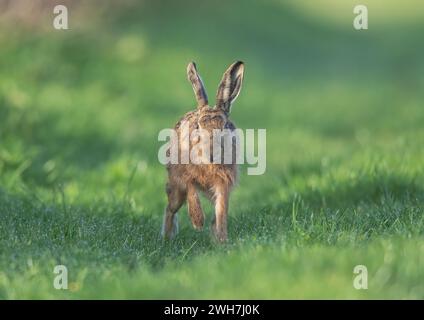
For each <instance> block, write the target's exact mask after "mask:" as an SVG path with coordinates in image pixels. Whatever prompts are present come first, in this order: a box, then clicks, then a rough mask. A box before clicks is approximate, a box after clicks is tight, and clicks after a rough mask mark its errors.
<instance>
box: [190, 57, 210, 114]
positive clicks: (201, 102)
mask: <svg viewBox="0 0 424 320" xmlns="http://www.w3.org/2000/svg"><path fill="white" fill-rule="evenodd" d="M187 78H188V80H189V81H190V82H191V85H192V86H193V90H194V94H195V95H196V100H197V106H198V107H203V106H206V105H207V104H208V96H207V94H206V89H205V86H204V85H203V82H202V78H200V75H199V74H198V73H197V68H196V64H195V63H194V62H190V63H189V64H188V66H187Z"/></svg>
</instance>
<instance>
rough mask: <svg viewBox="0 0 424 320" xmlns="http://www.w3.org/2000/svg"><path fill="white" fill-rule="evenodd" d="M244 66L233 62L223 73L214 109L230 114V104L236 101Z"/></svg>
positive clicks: (241, 63)
mask: <svg viewBox="0 0 424 320" xmlns="http://www.w3.org/2000/svg"><path fill="white" fill-rule="evenodd" d="M243 74H244V64H243V62H241V61H237V62H234V63H233V64H232V65H231V66H230V67H229V68H228V69H227V71H225V73H224V76H223V77H222V80H221V83H220V85H219V87H218V93H217V94H216V107H217V108H220V109H222V110H224V111H225V112H226V113H229V112H230V108H231V104H232V103H233V101H234V100H236V99H237V97H238V95H239V93H240V89H241V84H242V82H243Z"/></svg>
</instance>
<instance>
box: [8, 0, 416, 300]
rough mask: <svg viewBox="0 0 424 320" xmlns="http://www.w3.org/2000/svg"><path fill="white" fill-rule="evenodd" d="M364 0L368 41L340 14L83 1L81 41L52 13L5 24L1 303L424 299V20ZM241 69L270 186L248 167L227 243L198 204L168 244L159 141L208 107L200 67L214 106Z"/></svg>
mask: <svg viewBox="0 0 424 320" xmlns="http://www.w3.org/2000/svg"><path fill="white" fill-rule="evenodd" d="M362 2H363V3H365V4H367V3H369V6H370V10H371V9H372V10H374V12H378V15H376V17H377V18H376V19H375V20H372V17H373V15H372V14H371V13H370V23H369V24H370V29H369V30H367V31H355V30H354V29H353V28H352V19H353V14H352V8H353V4H352V3H353V2H352V3H351V1H346V4H345V5H340V2H339V5H338V6H337V11H334V12H333V13H331V9H329V8H331V5H332V1H329V0H327V1H322V3H321V5H318V4H317V5H316V7H314V8H311V5H310V4H309V5H305V6H303V5H301V4H299V1H296V2H295V1H265V2H263V3H262V2H261V3H262V4H259V2H255V1H250V0H249V1H227V2H225V5H221V6H216V5H215V4H214V3H215V2H214V3H212V1H209V2H201V3H198V2H195V1H181V2H180V1H179V2H178V4H177V2H176V1H173V2H172V3H167V2H165V1H155V4H153V3H152V2H147V1H142V2H140V4H139V5H136V4H135V3H136V2H133V1H130V0H126V1H123V4H122V5H121V6H119V7H118V6H117V5H114V4H113V3H112V2H111V3H106V4H103V5H100V4H99V6H98V7H97V8H93V7H90V6H88V5H87V6H82V5H79V6H78V5H76V6H71V8H70V28H71V29H70V30H67V31H56V30H54V29H53V28H52V27H51V21H52V13H51V9H50V8H49V7H47V9H46V10H47V11H42V12H41V13H40V14H39V16H38V17H36V18H34V19H28V18H22V17H19V18H17V17H15V16H13V15H11V16H7V17H6V16H2V19H1V28H0V30H1V31H0V298H2V299H28V298H29V299H33V298H35V299H46V298H48V299H54V298H59V299H62V298H66V299H78V298H100V299H103V298H118V299H122V298H136V299H137V298H170V299H183V298H235V299H236V298H270V299H280V298H337V299H344V298H354V299H371V298H390V299H392V298H402V299H403V298H413V299H417V298H418V299H423V298H424V281H423V279H424V166H423V165H424V125H423V124H424V105H423V101H424V90H423V86H424V76H423V75H424V61H423V59H422V57H423V52H424V43H423V41H422V34H423V32H424V24H423V22H422V21H424V20H423V17H422V16H420V14H417V12H424V10H422V9H423V5H422V4H421V3H419V2H417V1H412V0H411V1H410V3H409V2H408V1H406V2H405V3H404V5H403V7H402V10H396V8H394V6H393V5H391V6H389V8H386V7H384V6H383V4H381V3H380V2H378V1H362ZM101 3H104V1H101ZM305 3H306V1H305ZM241 9H242V10H241ZM337 12H341V13H343V15H342V17H343V16H344V15H345V16H346V20H344V19H341V18H340V17H339V18H338V19H331V17H333V16H335V15H338V14H337ZM371 12H373V11H371ZM395 13H396V14H395ZM329 17H330V18H329ZM17 21H18V23H16V22H17ZM238 59H240V60H243V61H245V63H246V75H245V82H244V87H243V90H242V92H241V94H240V97H239V98H238V100H237V102H236V103H235V105H234V107H233V112H232V114H231V118H232V120H234V122H235V123H236V124H237V126H238V127H240V128H244V129H246V128H265V129H267V170H266V173H265V174H264V175H262V176H248V175H247V174H246V167H242V168H241V177H240V183H239V186H238V188H237V189H236V190H235V191H234V193H233V194H232V198H231V202H230V220H229V238H230V240H229V242H228V243H227V244H225V245H217V244H215V243H214V242H213V241H212V239H211V237H210V234H209V228H206V229H205V230H204V231H202V232H196V231H194V230H193V229H192V227H191V224H190V222H189V219H188V217H187V212H186V208H185V207H183V208H182V210H181V211H180V214H179V216H180V227H181V228H180V234H179V235H178V237H177V238H176V239H175V240H174V241H172V242H169V243H167V242H163V241H162V240H161V238H160V234H159V231H160V226H161V223H162V214H163V209H164V207H165V204H166V194H165V190H164V189H165V188H164V185H165V181H166V170H165V168H164V167H163V166H162V165H160V163H159V162H158V160H157V152H158V149H159V147H160V146H161V142H158V140H157V135H158V132H159V131H160V130H162V129H163V128H168V127H172V126H173V125H174V123H175V122H176V121H177V120H178V119H179V117H180V116H181V115H182V114H183V113H184V112H186V111H189V110H190V109H192V108H194V106H195V101H194V97H193V92H192V89H191V88H190V84H189V83H188V82H187V80H186V75H185V67H186V65H187V63H188V62H189V61H191V60H194V61H196V62H197V64H198V67H199V70H200V73H201V74H202V76H203V79H204V81H205V84H206V87H207V89H208V91H209V96H210V97H211V98H212V97H214V95H215V91H216V88H217V85H218V82H219V80H220V78H221V76H222V73H223V72H224V70H225V69H226V67H227V66H228V65H229V64H230V63H232V62H233V61H235V60H238ZM210 100H213V99H210ZM204 206H205V208H206V211H207V218H208V224H209V223H210V219H211V216H212V207H211V206H210V205H209V204H208V203H206V202H205V203H204ZM59 264H61V265H65V266H66V267H67V268H68V276H69V290H56V289H55V288H54V287H53V280H54V277H55V276H56V275H55V274H54V273H53V269H54V267H55V266H56V265H59ZM356 265H365V266H367V268H368V277H369V278H368V290H356V289H355V288H354V287H353V279H354V277H355V275H354V274H353V269H354V267H355V266H356Z"/></svg>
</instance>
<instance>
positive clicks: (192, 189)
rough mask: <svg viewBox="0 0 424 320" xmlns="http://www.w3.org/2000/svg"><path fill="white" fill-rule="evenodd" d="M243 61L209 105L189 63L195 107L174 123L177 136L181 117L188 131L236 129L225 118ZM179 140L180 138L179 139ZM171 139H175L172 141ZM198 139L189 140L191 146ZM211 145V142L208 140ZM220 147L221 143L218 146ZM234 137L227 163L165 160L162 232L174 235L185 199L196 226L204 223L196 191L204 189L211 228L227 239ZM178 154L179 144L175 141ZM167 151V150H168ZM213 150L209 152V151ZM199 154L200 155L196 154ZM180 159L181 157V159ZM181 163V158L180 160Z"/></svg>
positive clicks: (234, 178) (230, 70) (231, 69)
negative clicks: (165, 198) (211, 213)
mask: <svg viewBox="0 0 424 320" xmlns="http://www.w3.org/2000/svg"><path fill="white" fill-rule="evenodd" d="M243 72H244V65H243V63H242V62H235V63H234V64H232V65H231V66H230V67H229V68H228V70H227V71H226V72H225V73H224V76H223V79H222V81H221V84H220V86H219V88H218V93H217V99H216V100H217V105H216V106H214V107H210V106H209V105H208V98H207V96H206V90H205V88H204V86H203V82H202V80H201V78H200V76H199V75H198V73H197V69H196V65H195V64H194V63H190V64H189V65H188V67H187V75H188V79H189V81H190V82H191V83H192V86H193V90H194V93H195V96H196V100H197V103H198V107H197V109H196V110H194V111H190V112H188V113H186V114H185V115H184V116H183V117H182V118H181V120H180V121H179V122H178V123H177V124H176V126H175V129H176V131H177V133H178V137H179V139H181V138H182V130H181V125H182V123H183V121H186V122H187V123H189V132H190V133H191V132H192V131H193V130H195V129H198V128H202V129H206V130H208V132H209V133H210V136H211V137H212V130H213V129H230V130H231V131H234V130H235V126H234V124H233V123H232V122H231V121H230V120H229V119H228V116H229V113H230V107H231V103H232V102H233V101H234V100H235V99H236V98H237V96H238V93H239V91H240V89H241V84H242V80H243ZM180 141H181V140H180ZM172 143H178V141H177V142H175V141H171V144H172ZM197 143H199V142H198V141H196V140H193V141H191V140H190V145H189V146H190V150H191V148H192V147H193V146H195V145H196V144H197ZM210 145H211V147H212V142H211V143H210ZM221 147H222V148H223V146H221ZM235 148H236V145H235V141H234V139H233V142H232V149H233V150H232V151H233V162H232V163H230V164H214V163H210V164H193V163H189V164H168V165H167V170H168V183H167V185H166V192H167V195H168V205H167V207H166V210H165V216H164V223H163V230H162V231H163V236H164V237H166V238H171V237H173V236H174V235H175V234H176V233H177V231H178V225H177V221H176V214H177V211H178V210H179V209H180V208H181V206H182V205H183V204H184V202H185V201H186V200H187V202H188V212H189V215H190V218H191V221H192V224H193V227H194V228H195V229H196V230H201V229H202V228H203V225H204V219H205V218H204V213H203V211H202V208H201V205H200V200H199V196H198V192H199V191H200V192H202V193H204V194H205V195H206V196H207V198H208V199H209V200H211V201H212V202H213V203H214V206H215V217H214V219H213V221H214V222H213V225H212V231H213V233H214V235H215V237H216V239H217V240H218V241H220V242H222V241H225V240H227V214H228V202H229V196H230V192H231V190H232V188H233V187H234V185H235V183H236V181H237V164H236V163H235ZM178 150H179V156H180V155H181V150H182V145H181V144H180V143H179V144H178ZM168 152H169V150H168ZM211 154H212V152H211ZM199 156H200V157H201V156H202V155H199ZM180 160H181V159H180ZM179 163H181V162H179Z"/></svg>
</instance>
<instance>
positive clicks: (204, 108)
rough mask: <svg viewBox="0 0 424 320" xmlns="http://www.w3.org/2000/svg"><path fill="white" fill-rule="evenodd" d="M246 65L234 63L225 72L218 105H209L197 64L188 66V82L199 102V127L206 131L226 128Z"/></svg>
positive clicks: (191, 63) (239, 62) (217, 101)
mask: <svg viewBox="0 0 424 320" xmlns="http://www.w3.org/2000/svg"><path fill="white" fill-rule="evenodd" d="M243 74H244V64H243V62H241V61H237V62H234V63H233V64H232V65H231V66H230V67H229V68H228V69H227V71H225V73H224V75H223V77H222V80H221V83H220V84H219V87H218V92H217V94H216V104H215V106H213V107H211V106H209V103H208V96H207V94H206V89H205V86H204V84H203V82H202V79H201V78H200V75H199V73H198V72H197V68H196V64H195V63H194V62H190V63H189V64H188V66H187V76H188V80H189V81H190V82H191V84H192V86H193V90H194V94H195V96H196V100H197V109H198V111H199V125H200V127H202V128H205V129H219V128H223V127H224V126H225V123H226V122H227V118H228V116H229V114H230V111H231V105H232V103H233V102H234V100H236V99H237V97H238V95H239V93H240V89H241V85H242V82H243Z"/></svg>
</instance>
